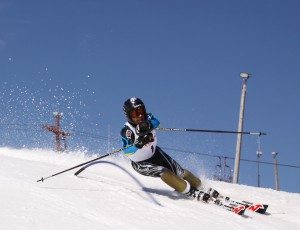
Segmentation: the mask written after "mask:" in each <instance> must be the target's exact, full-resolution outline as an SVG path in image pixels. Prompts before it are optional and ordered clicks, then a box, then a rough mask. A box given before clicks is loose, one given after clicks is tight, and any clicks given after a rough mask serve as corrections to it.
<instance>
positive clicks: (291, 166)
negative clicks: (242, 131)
mask: <svg viewBox="0 0 300 230" xmlns="http://www.w3.org/2000/svg"><path fill="white" fill-rule="evenodd" d="M162 148H164V149H168V150H173V151H177V152H185V153H191V154H193V153H194V154H198V155H202V156H208V157H225V158H227V159H231V160H234V157H229V156H226V155H212V154H208V153H200V152H195V151H189V150H183V149H176V148H167V147H162ZM241 161H246V162H251V163H257V162H258V161H257V160H249V159H242V158H241ZM259 163H262V164H268V165H274V163H272V162H267V161H259ZM277 165H278V166H284V167H290V168H300V166H298V165H290V164H279V163H278V164H277Z"/></svg>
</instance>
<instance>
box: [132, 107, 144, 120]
mask: <svg viewBox="0 0 300 230" xmlns="http://www.w3.org/2000/svg"><path fill="white" fill-rule="evenodd" d="M140 115H142V116H145V115H146V111H145V109H144V108H143V107H138V108H136V109H134V110H132V111H131V112H130V117H131V118H138V117H140Z"/></svg>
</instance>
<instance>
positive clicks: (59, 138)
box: [43, 112, 70, 152]
mask: <svg viewBox="0 0 300 230" xmlns="http://www.w3.org/2000/svg"><path fill="white" fill-rule="evenodd" d="M53 116H54V125H48V124H46V125H44V126H43V128H44V129H46V130H47V131H50V132H52V133H54V135H55V151H57V152H61V151H64V150H66V149H67V145H66V137H67V136H70V134H69V133H67V132H64V131H63V130H62V129H61V125H60V121H61V119H62V116H63V113H60V112H54V113H53ZM62 142H64V145H63V146H62Z"/></svg>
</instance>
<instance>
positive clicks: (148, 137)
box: [135, 133, 154, 149]
mask: <svg viewBox="0 0 300 230" xmlns="http://www.w3.org/2000/svg"><path fill="white" fill-rule="evenodd" d="M153 141H154V137H153V134H152V133H148V134H146V135H144V136H139V138H138V139H137V144H136V145H135V146H136V147H138V148H139V149H141V148H143V146H144V145H146V144H148V143H150V142H153Z"/></svg>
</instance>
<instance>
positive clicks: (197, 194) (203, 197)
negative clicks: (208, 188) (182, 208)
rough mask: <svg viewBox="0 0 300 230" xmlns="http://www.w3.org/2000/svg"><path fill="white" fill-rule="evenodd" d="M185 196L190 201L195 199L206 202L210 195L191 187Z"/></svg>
mask: <svg viewBox="0 0 300 230" xmlns="http://www.w3.org/2000/svg"><path fill="white" fill-rule="evenodd" d="M186 195H187V196H188V197H190V198H192V199H195V198H196V199H197V200H199V201H204V202H208V200H209V198H210V195H209V194H208V193H206V192H204V191H201V190H198V189H196V188H193V187H191V189H190V191H189V192H188V193H186Z"/></svg>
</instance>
